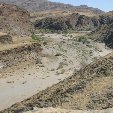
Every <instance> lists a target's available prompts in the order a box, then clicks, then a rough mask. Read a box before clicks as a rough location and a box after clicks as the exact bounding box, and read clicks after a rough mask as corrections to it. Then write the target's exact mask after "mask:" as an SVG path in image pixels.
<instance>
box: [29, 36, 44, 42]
mask: <svg viewBox="0 0 113 113" xmlns="http://www.w3.org/2000/svg"><path fill="white" fill-rule="evenodd" d="M31 37H32V39H33V40H35V41H39V42H40V41H43V40H44V37H42V36H39V35H35V34H33V35H32V36H31Z"/></svg>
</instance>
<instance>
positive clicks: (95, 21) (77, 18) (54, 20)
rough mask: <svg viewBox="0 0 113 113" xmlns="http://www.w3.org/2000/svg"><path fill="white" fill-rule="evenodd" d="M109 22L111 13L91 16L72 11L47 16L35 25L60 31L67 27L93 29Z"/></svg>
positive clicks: (112, 18) (111, 19) (110, 21)
mask: <svg viewBox="0 0 113 113" xmlns="http://www.w3.org/2000/svg"><path fill="white" fill-rule="evenodd" d="M111 23H113V13H105V14H101V15H99V16H93V17H89V16H85V15H80V14H78V13H73V14H70V15H66V16H60V17H47V18H44V19H40V20H37V21H36V23H35V27H36V28H44V29H50V30H62V31H63V30H68V29H71V30H80V31H81V30H82V31H88V30H90V31H94V29H95V28H98V27H100V26H103V25H110V24H111Z"/></svg>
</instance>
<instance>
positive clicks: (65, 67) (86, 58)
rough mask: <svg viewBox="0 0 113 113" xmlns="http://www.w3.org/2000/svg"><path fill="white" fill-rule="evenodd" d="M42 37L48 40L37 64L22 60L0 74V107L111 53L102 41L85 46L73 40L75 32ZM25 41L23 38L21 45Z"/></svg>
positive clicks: (19, 99) (8, 105)
mask: <svg viewBox="0 0 113 113" xmlns="http://www.w3.org/2000/svg"><path fill="white" fill-rule="evenodd" d="M77 35H78V34H77ZM44 37H45V38H44V40H45V42H47V43H46V44H44V45H43V51H42V52H41V53H40V56H38V57H39V58H38V59H39V61H37V63H29V62H26V63H24V62H23V63H21V64H18V65H17V66H12V67H10V68H7V69H5V70H3V72H2V73H0V110H2V109H5V108H7V107H10V106H11V105H12V104H14V103H16V102H19V101H22V100H24V99H25V98H28V97H30V96H32V95H34V94H36V93H37V92H39V91H41V90H44V89H46V88H47V87H49V86H52V85H53V84H56V83H58V82H59V81H61V80H63V79H65V78H67V77H69V76H71V75H72V74H73V72H74V71H75V69H76V70H79V69H80V68H81V67H83V66H85V65H87V64H88V63H90V62H92V61H94V60H96V59H98V58H100V57H101V56H105V55H107V54H108V53H110V52H111V50H109V49H105V47H104V44H101V43H94V42H91V43H90V44H89V45H86V44H83V43H82V42H76V41H74V40H75V38H76V34H73V35H72V36H71V35H61V34H45V35H44ZM15 42H16V41H15ZM25 43H26V41H25V40H23V42H22V44H25ZM27 43H31V42H30V41H28V42H27ZM9 46H10V47H11V45H9ZM9 46H8V47H9ZM16 46H17V45H16ZM4 48H5V47H4ZM4 48H3V46H2V49H0V50H4ZM5 49H6V48H5ZM3 102H4V103H3Z"/></svg>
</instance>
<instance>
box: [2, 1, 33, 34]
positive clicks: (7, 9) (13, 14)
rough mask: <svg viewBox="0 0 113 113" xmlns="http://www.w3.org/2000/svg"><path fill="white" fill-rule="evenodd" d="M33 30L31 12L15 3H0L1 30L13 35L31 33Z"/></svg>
mask: <svg viewBox="0 0 113 113" xmlns="http://www.w3.org/2000/svg"><path fill="white" fill-rule="evenodd" d="M32 30H33V27H32V23H31V22H30V14H29V13H28V12H27V11H26V10H24V9H21V8H19V7H17V6H15V5H9V4H4V3H1V4H0V31H3V32H7V33H9V34H12V35H20V36H21V35H30V34H31V32H32Z"/></svg>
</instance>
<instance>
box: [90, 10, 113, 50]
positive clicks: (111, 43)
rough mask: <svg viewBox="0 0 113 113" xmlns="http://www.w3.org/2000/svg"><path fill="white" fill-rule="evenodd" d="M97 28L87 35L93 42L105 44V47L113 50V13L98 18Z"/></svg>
mask: <svg viewBox="0 0 113 113" xmlns="http://www.w3.org/2000/svg"><path fill="white" fill-rule="evenodd" d="M99 23H100V24H99V27H98V28H97V29H96V30H94V31H93V32H91V34H89V37H91V39H93V40H95V41H99V42H105V45H106V46H108V47H110V48H113V12H108V13H106V14H104V15H100V16H99Z"/></svg>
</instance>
